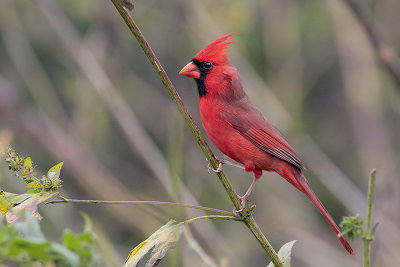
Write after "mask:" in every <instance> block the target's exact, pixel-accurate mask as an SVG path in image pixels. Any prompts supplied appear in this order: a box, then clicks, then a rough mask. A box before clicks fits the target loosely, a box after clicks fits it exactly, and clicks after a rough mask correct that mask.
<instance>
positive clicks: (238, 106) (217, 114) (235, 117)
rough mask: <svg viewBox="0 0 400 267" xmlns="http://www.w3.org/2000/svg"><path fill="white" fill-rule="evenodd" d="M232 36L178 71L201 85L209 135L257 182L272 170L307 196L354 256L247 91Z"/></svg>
mask: <svg viewBox="0 0 400 267" xmlns="http://www.w3.org/2000/svg"><path fill="white" fill-rule="evenodd" d="M232 35H233V34H232V33H231V34H228V35H225V36H223V37H221V38H219V39H217V40H215V41H214V42H212V43H211V44H210V45H208V46H207V47H206V48H204V49H203V50H202V51H200V52H199V53H198V54H197V55H196V56H195V57H194V59H193V60H192V62H191V63H189V64H187V65H186V66H185V67H184V68H183V69H182V70H181V72H180V74H181V75H185V76H188V77H192V78H195V80H196V82H197V85H198V89H199V94H200V99H199V108H200V116H201V120H202V123H203V126H204V129H205V130H206V132H207V135H208V137H209V138H210V140H211V141H212V142H213V143H214V145H215V146H216V147H217V148H218V149H219V150H221V152H222V153H224V154H225V155H227V156H229V157H230V158H232V159H234V160H235V161H237V162H240V163H242V164H243V165H244V167H245V170H246V171H252V172H254V176H255V181H256V180H257V178H258V177H259V176H261V174H262V171H263V170H266V171H274V172H277V173H278V174H279V175H280V176H282V177H283V178H285V179H286V180H287V181H288V182H289V183H291V184H292V185H293V186H295V187H296V188H297V189H298V190H300V191H301V192H303V193H304V194H305V195H307V197H308V198H309V199H310V200H311V201H312V203H313V204H314V205H315V206H316V207H317V209H318V210H319V211H320V212H321V214H322V215H323V216H324V218H325V219H326V221H327V222H328V224H329V225H330V226H331V228H332V229H333V231H334V232H335V234H336V235H337V236H338V238H339V240H340V242H341V243H342V244H343V246H344V247H345V248H346V250H347V251H348V252H349V253H350V254H354V252H353V250H352V249H351V247H350V245H349V243H348V242H347V241H346V239H345V238H344V237H343V236H342V235H341V232H340V229H339V227H338V226H337V225H336V224H335V222H334V221H333V219H332V217H331V216H330V214H329V213H328V212H327V210H326V209H325V207H324V206H323V205H322V203H321V201H320V200H319V199H318V198H317V196H316V195H315V194H314V192H313V191H312V189H311V188H310V186H309V184H308V182H307V180H306V178H305V177H304V175H303V173H302V170H305V167H304V164H303V163H302V162H301V161H300V159H299V157H298V156H297V155H296V153H295V152H294V150H293V148H292V147H291V146H290V145H289V143H288V142H286V140H285V139H284V137H283V136H282V134H281V133H280V132H279V131H278V129H277V128H276V127H275V126H274V125H272V123H271V122H269V120H268V119H267V118H266V117H265V116H264V115H263V114H262V113H261V112H260V111H259V110H258V109H257V108H256V107H255V106H254V105H253V104H252V103H251V102H250V101H249V99H248V98H247V96H246V94H245V92H244V91H243V88H242V84H241V81H240V78H239V74H238V72H237V70H236V69H235V67H234V66H233V65H232V63H231V62H230V61H229V59H228V58H227V57H226V54H227V53H228V49H227V47H228V46H229V45H230V44H231V43H232V42H226V40H227V39H228V38H230V37H231V36H232ZM254 184H255V182H253V184H252V185H251V186H250V188H249V190H248V193H249V192H251V189H252V186H254ZM246 195H247V193H246Z"/></svg>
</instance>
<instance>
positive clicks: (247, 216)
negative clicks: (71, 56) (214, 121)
mask: <svg viewBox="0 0 400 267" xmlns="http://www.w3.org/2000/svg"><path fill="white" fill-rule="evenodd" d="M111 1H112V3H113V4H114V6H115V7H116V9H117V10H118V12H119V13H120V15H121V17H122V18H123V19H124V21H125V23H126V25H127V26H128V27H129V29H130V30H131V32H132V34H133V35H134V36H135V38H136V40H137V41H138V42H139V44H140V46H141V47H142V49H143V51H144V53H145V54H146V56H147V58H148V59H149V61H150V63H151V64H152V65H153V67H154V69H155V71H156V73H157V74H158V76H159V78H160V80H161V82H162V83H163V84H164V86H165V88H166V89H167V91H168V94H169V95H170V97H171V99H172V101H174V103H175V104H176V106H177V108H178V110H179V112H180V113H181V115H182V117H183V118H184V120H185V122H186V124H187V125H188V126H189V128H190V130H191V132H192V134H193V136H194V137H195V139H196V140H197V143H198V144H199V146H200V148H201V150H202V151H203V153H204V155H205V156H206V157H207V159H208V161H209V162H210V164H211V166H212V167H213V168H214V169H217V168H218V165H219V162H218V160H217V159H216V158H215V156H214V154H213V153H212V151H211V149H210V147H209V146H208V145H207V143H206V141H205V139H204V137H203V136H202V134H201V133H200V131H199V128H198V127H197V125H196V123H195V122H194V120H193V119H192V117H191V116H190V114H189V112H188V111H187V109H186V107H185V105H184V104H183V102H182V100H181V98H180V96H179V95H178V93H177V91H176V89H175V87H174V86H173V84H172V82H171V80H170V79H169V77H168V76H167V74H166V72H165V71H164V68H163V67H162V66H161V64H160V62H159V61H158V59H157V57H156V55H155V54H154V52H153V50H152V49H151V47H150V45H149V44H148V42H147V41H146V39H145V38H144V36H143V34H142V33H141V31H140V30H139V28H138V27H137V25H136V24H135V22H134V21H133V19H132V17H131V16H130V14H129V12H128V10H127V9H125V8H124V7H123V6H122V5H121V2H120V1H118V0H111ZM216 174H217V176H218V178H219V180H220V182H221V183H222V185H223V186H224V188H225V190H226V192H227V194H228V195H229V197H230V199H231V201H232V203H233V205H234V206H235V208H236V209H237V210H238V209H239V208H240V200H239V198H238V196H237V194H236V193H235V191H234V189H233V187H232V185H231V184H230V182H229V181H228V179H227V178H226V176H225V174H224V173H223V172H222V171H221V172H218V173H216ZM240 215H241V217H242V218H243V222H244V223H245V225H246V226H247V227H248V228H249V229H250V231H251V232H252V233H253V235H254V236H255V237H256V239H257V241H258V242H259V243H260V245H261V246H262V247H263V249H264V250H265V252H266V253H267V254H268V256H269V257H270V259H271V260H272V262H273V263H274V264H275V266H281V267H283V265H282V263H281V261H280V260H279V257H278V255H277V254H276V252H275V250H274V249H273V248H272V246H271V245H270V244H269V242H268V240H267V239H266V237H265V236H264V234H263V233H262V231H261V229H260V228H259V226H258V225H257V223H256V222H255V220H254V217H253V216H252V215H251V213H249V211H248V210H243V211H241V212H240Z"/></svg>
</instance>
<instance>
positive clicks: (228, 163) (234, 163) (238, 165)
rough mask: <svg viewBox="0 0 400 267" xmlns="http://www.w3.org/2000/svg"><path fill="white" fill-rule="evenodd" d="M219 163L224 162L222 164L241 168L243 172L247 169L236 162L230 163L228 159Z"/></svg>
mask: <svg viewBox="0 0 400 267" xmlns="http://www.w3.org/2000/svg"><path fill="white" fill-rule="evenodd" d="M219 162H222V164H226V165H231V166H233V167H236V168H239V169H243V170H244V169H245V168H244V166H243V165H242V164H240V163H236V162H232V161H229V160H227V159H221V160H220V161H219Z"/></svg>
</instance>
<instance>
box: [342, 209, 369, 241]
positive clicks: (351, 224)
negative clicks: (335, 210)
mask: <svg viewBox="0 0 400 267" xmlns="http://www.w3.org/2000/svg"><path fill="white" fill-rule="evenodd" d="M362 226H363V221H362V220H361V218H360V215H359V214H357V215H356V216H351V217H346V216H343V219H342V221H341V222H340V228H342V234H343V235H344V236H345V237H347V238H349V239H354V238H355V237H356V236H362V235H363V229H362Z"/></svg>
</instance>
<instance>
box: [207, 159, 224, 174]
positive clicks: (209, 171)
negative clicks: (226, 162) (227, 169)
mask: <svg viewBox="0 0 400 267" xmlns="http://www.w3.org/2000/svg"><path fill="white" fill-rule="evenodd" d="M206 160H207V161H208V159H206ZM217 160H218V162H219V164H218V168H217V169H214V168H213V166H211V163H210V162H209V163H208V165H207V170H208V173H209V174H211V171H213V172H221V171H222V165H223V162H222V161H220V160H219V159H218V158H217Z"/></svg>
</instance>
